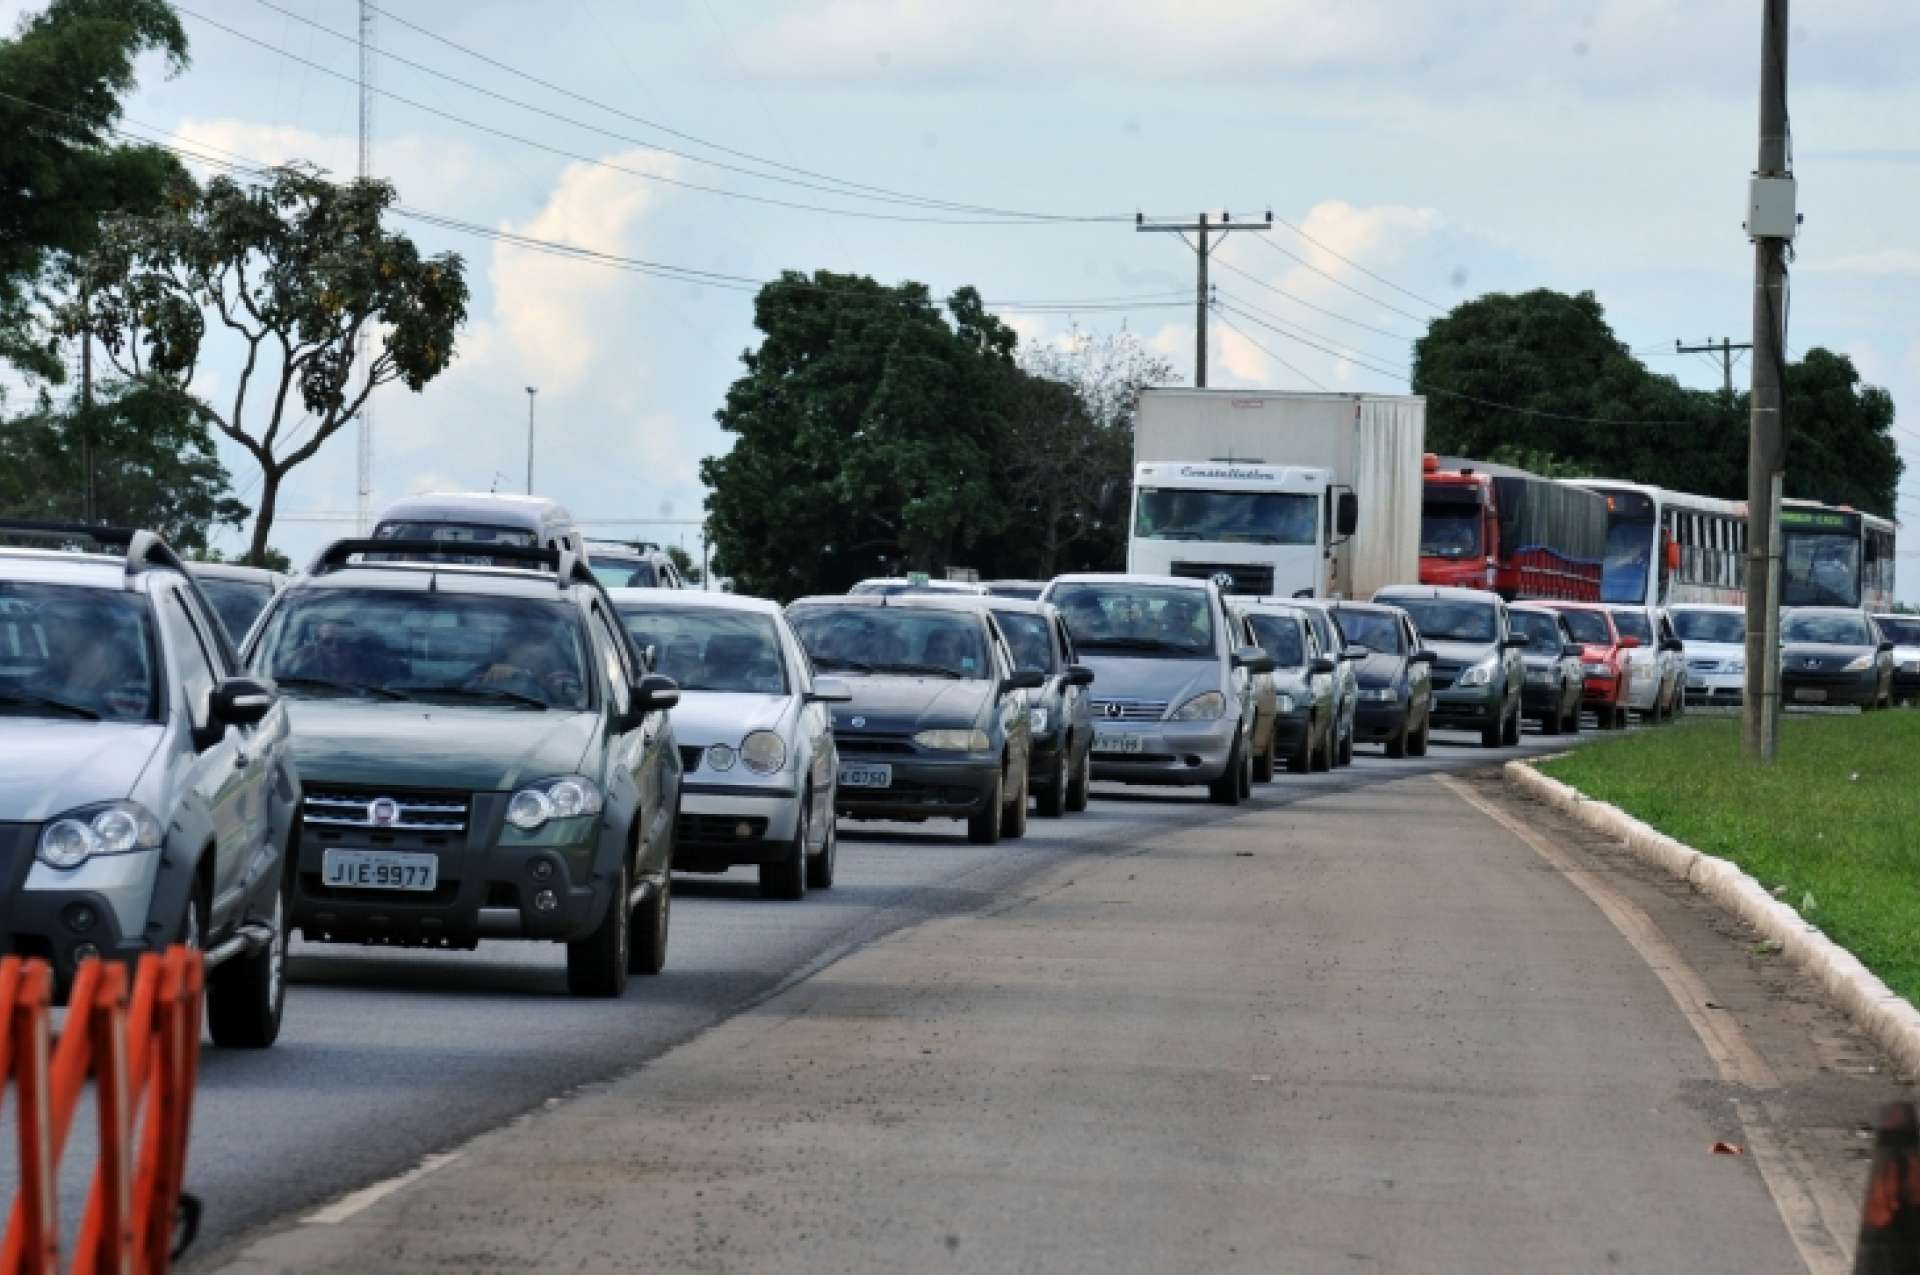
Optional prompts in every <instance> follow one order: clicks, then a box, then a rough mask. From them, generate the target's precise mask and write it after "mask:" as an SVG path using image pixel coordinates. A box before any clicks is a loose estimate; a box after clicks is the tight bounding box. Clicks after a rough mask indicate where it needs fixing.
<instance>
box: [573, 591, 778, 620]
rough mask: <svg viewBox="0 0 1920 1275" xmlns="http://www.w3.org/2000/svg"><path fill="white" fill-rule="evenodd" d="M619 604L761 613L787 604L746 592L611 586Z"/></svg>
mask: <svg viewBox="0 0 1920 1275" xmlns="http://www.w3.org/2000/svg"><path fill="white" fill-rule="evenodd" d="M607 596H608V597H610V598H612V599H613V604H614V605H615V606H620V605H622V604H626V603H633V604H638V603H648V602H651V603H655V604H657V605H659V606H670V607H680V608H694V607H704V608H706V609H707V610H710V611H751V612H753V613H755V614H757V615H779V614H781V613H782V611H783V608H782V607H781V605H780V604H779V603H778V602H775V601H773V600H772V599H770V598H756V597H753V596H752V595H751V594H746V593H716V592H710V591H705V590H701V589H647V588H628V587H621V588H613V589H608V590H607Z"/></svg>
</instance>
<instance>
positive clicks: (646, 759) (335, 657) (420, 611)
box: [246, 539, 680, 996]
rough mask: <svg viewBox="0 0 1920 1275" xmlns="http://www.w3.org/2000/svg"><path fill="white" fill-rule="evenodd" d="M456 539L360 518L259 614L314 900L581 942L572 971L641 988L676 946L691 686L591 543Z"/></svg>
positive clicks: (354, 925) (300, 918)
mask: <svg viewBox="0 0 1920 1275" xmlns="http://www.w3.org/2000/svg"><path fill="white" fill-rule="evenodd" d="M445 549H446V546H445V545H444V544H443V543H440V542H437V541H423V542H418V543H416V542H413V541H404V540H391V539H385V540H377V541H375V540H342V541H339V542H337V543H335V544H334V545H332V546H331V547H329V548H328V549H327V550H325V551H324V552H323V553H322V554H321V555H320V557H319V558H318V559H317V560H316V561H315V562H314V565H313V567H312V569H311V571H310V572H309V573H308V574H307V575H305V576H302V577H300V578H299V579H296V580H295V581H293V583H291V584H290V585H288V586H287V588H286V589H285V590H284V591H283V592H282V593H281V594H280V595H279V596H278V597H276V598H275V599H274V601H273V603H272V604H271V606H270V607H269V608H268V610H267V611H266V613H265V614H264V615H263V616H262V617H261V618H260V620H259V621H258V622H257V623H256V624H255V625H254V627H253V630H252V633H251V641H250V642H249V644H248V648H247V652H246V654H247V658H248V661H249V663H250V665H251V666H252V668H253V669H254V670H255V671H256V672H258V673H260V674H262V675H265V676H267V677H271V678H272V679H273V680H274V682H275V683H276V684H277V686H278V688H279V691H280V693H281V695H282V696H283V698H284V699H285V701H286V703H287V706H288V710H289V714H290V716H291V718H292V725H293V745H294V754H295V757H296V760H297V762H298V765H299V767H300V774H301V778H302V780H303V782H304V785H305V798H304V801H303V810H302V820H301V829H302V835H301V838H300V852H299V860H298V863H297V865H296V870H295V873H294V880H293V887H292V892H291V914H292V921H293V923H294V924H295V925H297V926H298V927H299V928H300V930H301V933H302V934H303V935H304V936H305V937H306V938H307V939H308V940H309V941H319V942H339V943H374V944H393V945H397V946H409V947H437V948H471V947H473V946H475V945H476V944H477V943H478V942H479V940H481V939H483V938H513V939H545V940H549V941H553V942H560V943H565V944H566V945H567V985H568V987H569V989H570V990H572V991H573V992H574V993H575V994H576V995H581V996H618V995H620V994H621V993H623V992H624V991H625V990H626V986H627V975H628V973H629V972H633V973H640V974H654V973H658V972H659V970H660V969H661V967H662V966H663V965H664V964H665V962H666V953H667V924H668V917H669V912H670V907H671V902H672V895H671V882H670V877H669V865H670V862H671V860H672V855H673V831H674V820H675V817H676V816H677V814H678V810H679V805H680V760H679V754H678V752H677V751H676V749H675V748H674V741H673V732H672V727H671V725H670V724H669V722H668V718H667V712H666V710H667V709H669V708H671V707H672V706H673V704H674V703H675V701H676V700H677V699H678V698H679V691H678V689H677V688H676V687H675V686H674V684H673V682H672V681H671V680H669V679H667V678H664V677H657V676H653V675H649V674H646V673H645V672H644V670H643V668H642V665H641V661H640V660H639V658H638V657H637V656H636V654H635V652H634V650H633V647H632V645H631V643H629V642H628V641H627V639H626V636H625V633H626V631H625V629H624V628H623V627H622V626H621V624H620V619H619V617H618V615H617V614H616V613H615V612H614V609H613V605H612V603H611V602H609V601H608V599H607V595H606V591H605V589H603V588H602V587H601V586H600V584H599V583H598V582H597V581H596V580H595V578H594V576H593V573H592V572H591V571H590V570H589V569H588V567H587V564H586V563H585V562H584V561H583V560H581V559H580V558H579V557H577V556H576V555H575V554H573V553H572V552H571V551H569V550H565V549H543V548H533V547H525V548H506V547H502V546H497V545H496V546H492V547H490V548H489V550H488V552H489V556H490V558H491V559H492V562H491V564H490V565H484V566H476V565H466V564H456V563H449V562H445V561H436V560H434V559H436V558H442V559H443V558H444V557H445V556H446V554H445ZM370 559H371V560H370Z"/></svg>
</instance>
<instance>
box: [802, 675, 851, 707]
mask: <svg viewBox="0 0 1920 1275" xmlns="http://www.w3.org/2000/svg"><path fill="white" fill-rule="evenodd" d="M852 698H853V688H852V687H850V686H848V685H847V684H846V683H845V682H842V681H840V680H839V679H838V678H833V677H816V678H815V679H813V689H812V690H810V691H808V692H807V702H808V703H809V704H845V703H847V702H848V701H849V700H851V699H852Z"/></svg>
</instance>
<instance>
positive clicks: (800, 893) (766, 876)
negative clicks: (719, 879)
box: [760, 791, 813, 901]
mask: <svg viewBox="0 0 1920 1275" xmlns="http://www.w3.org/2000/svg"><path fill="white" fill-rule="evenodd" d="M812 807H813V797H812V795H811V794H809V793H807V792H804V791H803V792H802V793H801V794H800V809H799V811H798V812H797V813H796V814H795V815H794V817H793V840H792V841H791V842H790V843H789V844H788V845H787V846H786V847H784V849H783V850H782V851H781V854H780V861H779V862H778V863H763V864H761V865H760V897H761V898H763V899H786V900H788V901H792V900H795V899H804V898H806V897H807V842H808V841H810V840H811V839H812V832H813V829H812V819H811V818H810V816H809V813H808V812H809V811H810V810H811V809H812Z"/></svg>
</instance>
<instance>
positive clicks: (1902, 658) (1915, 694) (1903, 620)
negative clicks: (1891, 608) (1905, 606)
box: [1873, 615, 1920, 704]
mask: <svg viewBox="0 0 1920 1275" xmlns="http://www.w3.org/2000/svg"><path fill="white" fill-rule="evenodd" d="M1873 622H1874V623H1875V624H1877V625H1879V626H1880V632H1881V634H1882V635H1883V636H1884V637H1885V638H1886V639H1887V640H1888V641H1889V642H1892V643H1893V698H1894V699H1895V700H1896V701H1897V702H1899V703H1902V704H1920V615H1876V616H1874V617H1873Z"/></svg>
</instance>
